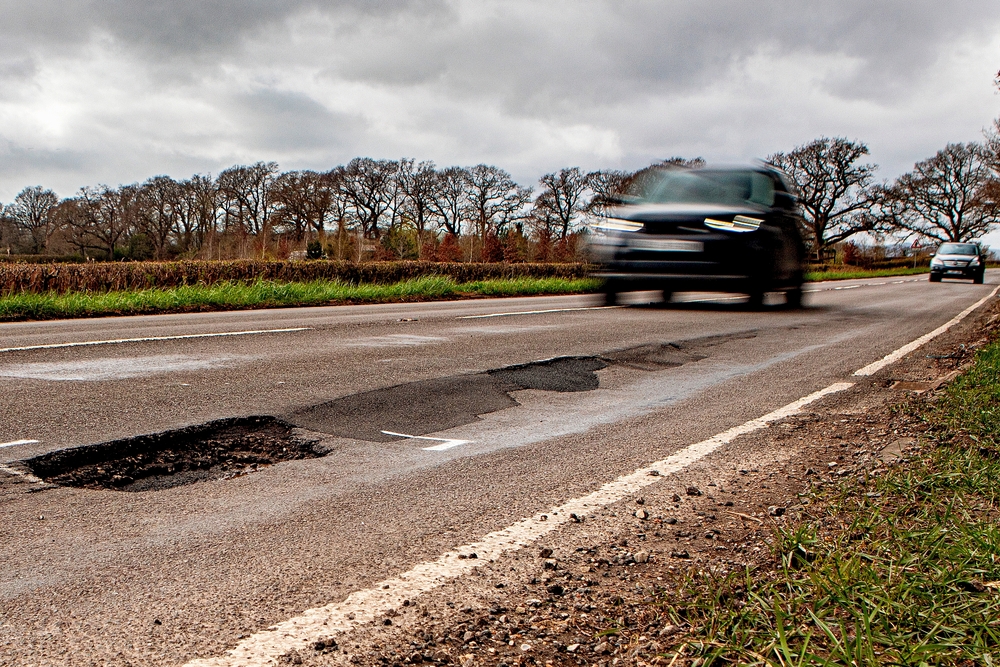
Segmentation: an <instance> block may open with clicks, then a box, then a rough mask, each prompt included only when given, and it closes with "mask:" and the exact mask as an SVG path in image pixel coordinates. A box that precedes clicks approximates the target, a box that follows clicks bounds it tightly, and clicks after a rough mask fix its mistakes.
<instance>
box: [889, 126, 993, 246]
mask: <svg viewBox="0 0 1000 667" xmlns="http://www.w3.org/2000/svg"><path fill="white" fill-rule="evenodd" d="M989 159H990V158H989V154H988V151H987V150H986V149H985V148H984V147H983V145H982V144H978V143H968V144H948V145H947V146H946V147H945V148H944V149H943V150H940V151H938V152H937V154H936V155H935V156H934V157H932V158H928V159H926V160H923V161H921V162H918V163H917V164H916V165H914V167H913V171H911V172H910V173H908V174H903V175H902V176H900V177H899V178H898V179H896V182H895V183H894V184H893V185H892V187H891V188H888V189H887V191H886V193H887V195H888V196H889V197H890V203H889V204H888V205H887V206H886V207H885V212H884V215H885V216H886V217H887V218H888V222H889V223H890V224H891V225H892V226H893V227H894V228H896V229H899V230H903V231H906V232H910V233H913V234H918V235H920V236H923V237H925V238H929V239H934V240H937V241H958V242H961V241H971V240H973V239H977V238H979V237H980V236H983V235H984V234H986V233H988V232H990V231H992V230H993V229H994V228H996V226H997V225H998V224H1000V198H997V197H996V196H995V195H994V191H993V190H994V188H995V184H996V178H995V176H994V174H993V172H992V170H991V169H990V167H989V164H988V163H989Z"/></svg>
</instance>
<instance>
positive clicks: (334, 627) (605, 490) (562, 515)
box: [186, 382, 854, 667]
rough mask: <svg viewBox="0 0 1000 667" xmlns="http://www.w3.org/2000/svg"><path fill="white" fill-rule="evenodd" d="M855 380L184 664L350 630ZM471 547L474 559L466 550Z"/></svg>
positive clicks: (296, 646) (251, 664)
mask: <svg viewBox="0 0 1000 667" xmlns="http://www.w3.org/2000/svg"><path fill="white" fill-rule="evenodd" d="M852 386H854V385H853V384H852V383H850V382H838V383H836V384H832V385H830V386H829V387H826V388H825V389H821V390H819V391H816V392H813V393H811V394H809V395H808V396H804V397H802V398H800V399H798V400H797V401H793V402H792V403H789V404H788V405H786V406H784V407H781V408H778V409H777V410H775V411H773V412H769V413H768V414H766V415H764V416H762V417H758V418H756V419H752V420H750V421H748V422H746V423H744V424H740V425H739V426H735V427H733V428H731V429H729V430H727V431H723V432H722V433H719V434H718V435H715V436H712V437H711V438H709V439H707V440H702V441H701V442H696V443H694V444H692V445H688V446H687V447H685V448H683V449H681V450H680V451H678V452H675V453H674V454H671V455H670V456H668V457H667V458H665V459H663V460H661V461H656V462H655V463H652V464H650V465H649V466H646V467H643V468H639V469H638V470H636V471H634V472H632V473H629V474H627V475H623V476H621V477H619V478H618V479H616V480H614V481H612V482H608V483H607V484H604V485H603V486H602V487H601V488H599V489H597V490H596V491H594V492H593V493H590V494H588V495H586V496H582V497H580V498H574V499H573V500H570V501H568V502H566V503H563V504H562V505H560V506H558V507H554V508H552V509H550V510H548V511H547V512H544V513H541V514H536V515H535V516H532V517H529V518H526V519H522V520H521V521H518V522H517V523H515V524H513V525H512V526H509V527H507V528H504V529H503V530H498V531H496V532H493V533H489V534H488V535H485V536H484V537H483V538H482V539H481V540H479V541H478V542H473V543H471V544H466V545H464V546H460V547H458V548H457V549H455V550H454V551H449V552H447V553H445V554H442V555H441V556H440V557H438V558H437V560H433V561H426V562H423V563H420V564H418V565H416V566H414V567H413V568H411V569H410V570H409V571H407V572H406V573H404V574H401V575H399V576H398V577H394V578H392V579H386V580H384V581H380V582H378V583H377V584H375V585H374V586H372V587H371V588H367V589H364V590H360V591H355V592H354V593H351V594H350V595H348V596H347V598H346V599H345V600H344V601H342V602H334V603H332V604H328V605H326V606H324V607H316V608H313V609H307V610H306V611H304V612H303V613H302V614H301V615H299V616H296V617H294V618H291V619H289V620H287V621H284V622H282V623H278V624H277V625H274V626H272V627H270V628H269V629H267V630H264V631H262V632H258V633H256V634H253V635H250V636H249V637H247V638H246V639H244V640H242V641H240V643H239V644H237V645H236V647H235V648H233V649H231V650H229V651H227V653H226V655H223V656H218V657H214V658H202V659H197V660H192V661H191V662H188V663H187V665H186V667H237V666H239V667H263V666H264V665H275V664H277V663H278V660H279V658H280V656H283V655H285V654H287V653H289V652H290V651H295V650H301V649H305V648H307V647H308V646H309V645H310V644H311V643H313V642H315V641H316V640H318V639H321V638H323V639H326V638H330V637H335V636H337V635H341V634H343V633H346V632H349V631H350V630H352V629H353V628H356V627H358V626H360V625H364V624H366V623H371V622H372V621H374V620H375V619H377V618H378V617H379V616H381V615H383V614H385V613H386V612H388V611H390V610H394V609H398V608H399V607H401V606H402V605H403V601H404V600H413V599H414V598H415V597H417V596H418V595H420V594H422V593H426V592H427V591H430V590H432V589H434V588H437V587H438V586H441V585H443V584H444V583H446V582H448V581H449V580H451V579H456V578H458V577H460V576H462V575H464V574H465V573H467V572H469V571H471V570H473V569H475V568H476V567H477V566H478V565H479V564H480V563H481V562H483V561H492V560H496V559H497V558H499V557H501V556H502V555H503V554H504V553H506V552H509V551H516V550H518V549H521V548H523V547H526V546H528V545H529V544H531V543H533V542H535V541H536V540H538V539H539V538H541V537H543V536H545V535H547V534H549V533H551V532H553V531H554V530H555V529H556V528H559V527H560V526H562V525H565V524H567V523H569V522H570V521H572V517H571V515H572V514H577V515H586V514H590V513H592V512H593V511H594V510H595V509H598V508H600V507H603V506H605V505H610V504H611V503H615V502H618V501H619V500H622V499H624V498H626V497H627V496H629V495H631V494H633V493H635V492H637V491H640V490H642V489H644V488H645V487H647V486H650V485H652V484H655V483H656V482H657V481H659V480H660V479H662V478H663V476H665V475H669V474H673V473H676V472H678V471H680V470H683V469H684V468H686V467H688V466H689V465H691V464H692V463H695V462H696V461H698V460H700V459H702V458H704V457H706V456H708V455H709V454H711V453H712V452H714V451H716V450H717V449H719V448H720V447H722V446H723V445H725V444H727V443H729V442H732V441H733V440H735V439H736V438H738V437H739V436H741V435H746V434H747V433H752V432H754V431H758V430H760V429H763V428H766V427H767V426H768V425H770V424H771V423H772V422H774V421H777V420H779V419H784V418H785V417H790V416H791V415H794V414H796V413H798V412H799V411H800V410H801V409H802V408H804V407H805V406H807V405H809V404H810V403H813V402H815V401H818V400H819V399H821V398H823V397H825V396H828V395H830V394H834V393H837V392H840V391H844V390H845V389H848V388H850V387H852ZM472 553H475V554H476V558H467V557H466V556H468V555H470V554H472Z"/></svg>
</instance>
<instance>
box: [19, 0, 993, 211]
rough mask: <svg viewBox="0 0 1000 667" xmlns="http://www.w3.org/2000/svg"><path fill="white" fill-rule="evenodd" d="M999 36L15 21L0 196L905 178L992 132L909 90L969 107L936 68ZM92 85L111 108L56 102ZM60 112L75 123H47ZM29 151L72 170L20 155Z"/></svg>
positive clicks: (739, 27)
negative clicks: (744, 161) (654, 161)
mask: <svg viewBox="0 0 1000 667" xmlns="http://www.w3.org/2000/svg"><path fill="white" fill-rule="evenodd" d="M998 25H1000V13H998V12H996V7H995V0H968V1H966V2H962V3H941V2H939V1H931V0H914V1H912V2H902V1H901V0H884V1H882V2H878V3H873V2H870V0H867V1H864V2H862V1H861V0H840V1H838V2H828V3H801V2H792V0H780V1H777V2H767V3H761V2H756V3H751V2H746V1H745V0H716V1H712V2H703V1H702V2H698V1H695V0H679V1H671V2H661V1H656V0H618V1H613V0H548V1H546V2H543V3H542V2H531V1H529V0H401V1H399V2H389V1H387V0H216V1H211V0H201V1H197V0H162V1H160V2H142V1H140V0H113V1H110V2H98V1H97V0H60V1H56V0H30V1H29V0H0V43H3V44H4V47H5V48H4V53H3V54H0V114H5V115H0V119H2V118H9V119H14V120H17V121H19V122H18V123H10V124H8V123H6V122H5V126H4V128H3V130H2V131H3V132H4V133H5V134H4V135H2V136H0V139H3V138H4V137H6V139H9V140H10V141H11V142H13V143H12V144H11V145H10V146H8V147H7V148H6V149H5V148H4V147H3V145H0V160H2V161H3V167H2V168H0V174H2V175H4V176H5V180H6V181H8V182H9V181H10V180H11V179H12V178H13V177H15V176H17V175H18V174H20V175H21V176H23V177H24V178H27V177H28V175H31V179H30V180H31V181H35V180H39V177H36V176H34V175H35V174H44V173H50V174H52V178H54V179H57V180H59V179H64V177H65V176H66V175H67V174H73V178H72V179H70V178H69V177H65V180H64V181H63V182H69V181H70V180H73V179H75V182H76V183H77V184H78V185H82V184H87V183H95V182H99V181H109V182H114V179H120V180H121V181H133V180H142V179H144V178H146V177H147V176H149V175H151V174H154V173H160V172H164V171H168V172H169V173H172V174H173V175H177V176H185V175H187V174H185V173H184V171H183V170H188V169H190V171H194V170H198V171H207V170H218V169H221V168H224V167H226V166H228V165H229V164H232V162H234V161H253V160H256V159H278V160H280V161H281V163H282V166H283V167H287V168H295V167H299V166H303V165H309V166H314V167H324V166H332V165H333V164H336V163H338V162H343V161H346V160H347V159H350V158H351V157H353V156H354V155H355V154H361V155H382V156H399V155H412V156H414V157H417V158H430V159H434V160H436V161H437V162H439V163H440V164H450V163H454V162H464V163H476V162H481V161H493V162H495V163H497V164H500V165H501V166H505V167H506V168H508V169H510V170H512V171H515V172H516V173H517V174H518V175H519V176H520V177H522V178H524V179H525V180H528V181H530V180H533V178H534V175H537V174H539V173H541V172H542V171H545V170H550V169H552V168H555V167H556V166H558V165H559V163H560V162H561V161H566V160H570V161H576V162H577V163H578V164H583V166H586V167H599V166H625V167H632V166H638V165H639V164H641V163H642V162H644V161H646V160H648V159H651V158H655V157H665V156H667V155H673V154H678V153H682V154H689V155H695V154H701V155H705V156H706V157H715V156H716V155H718V156H727V155H728V156H730V157H737V156H744V155H745V156H751V155H761V154H766V153H767V152H769V151H774V150H784V149H788V148H790V147H791V146H792V145H794V144H795V143H801V142H802V141H806V140H808V139H810V138H812V137H813V136H816V135H818V134H846V135H849V136H858V137H859V138H861V139H863V140H866V141H869V142H870V143H871V144H872V146H873V149H874V148H875V146H876V145H879V144H881V145H882V146H883V150H884V154H888V155H891V156H901V155H907V154H909V153H911V152H913V151H915V150H916V151H919V154H916V155H912V157H911V158H908V159H907V160H906V161H907V162H909V164H912V162H913V161H914V160H916V159H920V158H922V157H925V155H924V154H923V153H924V152H925V150H926V147H927V146H933V145H936V144H937V143H938V141H939V137H943V136H944V135H945V134H947V133H948V132H952V134H951V135H948V136H947V137H946V138H947V139H949V140H969V139H975V138H976V136H968V134H966V135H964V136H958V135H955V133H954V132H953V131H952V129H951V128H953V127H961V128H967V127H969V126H970V123H972V125H971V126H972V127H973V128H974V129H973V133H975V132H978V127H980V126H982V125H985V124H987V123H988V122H989V118H991V117H992V116H995V115H996V110H995V109H996V107H995V105H993V106H992V107H989V109H988V110H986V105H985V104H984V106H983V109H984V110H982V111H980V110H979V109H978V108H977V109H976V110H975V112H974V113H973V114H971V115H968V114H967V116H966V117H965V118H964V119H961V120H954V118H958V117H959V116H960V115H961V113H966V110H965V109H958V108H956V109H955V110H954V111H955V113H951V109H950V108H944V107H940V106H939V108H937V109H934V110H931V111H927V112H926V113H925V114H924V115H923V116H920V113H921V112H922V111H921V109H919V107H920V105H921V104H922V103H923V102H924V100H922V99H920V98H919V97H916V95H917V93H915V92H914V91H919V90H921V89H922V88H921V86H926V85H927V82H935V84H938V83H940V86H941V87H942V88H941V90H942V92H941V94H942V95H948V94H952V93H953V91H952V89H951V88H948V86H950V85H952V82H950V81H947V80H945V78H944V77H946V76H947V75H946V74H942V73H943V72H946V71H947V70H946V69H944V68H943V66H942V62H944V61H946V60H947V58H948V57H950V56H951V55H952V54H954V53H957V52H958V51H959V49H960V47H961V46H963V45H967V44H975V45H978V46H977V48H982V45H984V44H987V43H990V40H993V42H992V43H994V44H995V43H996V34H997V32H998V31H997V27H998ZM95 54H96V56H95ZM761 63H762V64H761ZM805 63H810V64H814V66H815V67H816V71H815V72H811V71H809V70H805V69H804V68H805V67H806V65H805ZM755 67H756V68H757V69H756V70H754V69H753V68H755ZM784 68H789V70H790V71H782V70H783V69H784ZM996 68H997V64H996V63H995V62H994V63H993V64H992V65H991V70H990V71H991V72H995V71H996ZM40 73H47V74H53V73H54V74H55V76H49V77H48V78H46V77H44V76H41V75H40ZM744 76H747V77H751V76H756V77H762V78H763V79H764V80H763V81H761V80H759V79H758V80H754V82H753V83H750V82H748V81H745V80H742V79H741V77H744ZM991 76H992V74H990V75H989V77H987V78H986V79H985V80H984V82H983V84H982V85H983V86H984V88H985V89H987V90H988V89H989V86H990V82H989V78H990V77H991ZM60 77H62V78H60ZM76 77H79V78H80V81H81V83H92V84H93V88H94V90H98V89H100V92H102V93H110V94H108V95H107V99H112V100H115V103H114V104H100V103H98V102H95V99H96V96H97V95H98V93H94V94H91V95H89V96H88V93H89V90H88V89H87V87H86V86H85V85H80V86H79V87H78V88H79V90H82V91H85V92H82V93H81V92H76V90H77V89H76V88H73V89H72V91H71V92H65V89H63V90H57V89H55V88H54V87H55V86H58V85H59V84H58V83H55V84H53V83H51V82H52V81H56V82H60V81H62V82H65V81H66V80H67V78H71V79H72V83H76V82H77V79H76ZM86 77H90V78H89V79H87V78H86ZM118 77H120V80H119V79H118ZM84 79H86V80H84ZM46 81H48V82H50V83H48V84H46V83H45V82H46ZM45 85H49V86H53V88H45ZM956 85H957V84H956ZM963 90H967V88H966V89H963ZM25 91H27V92H25ZM807 92H808V93H811V94H813V95H815V97H814V98H813V99H809V98H808V96H807ZM22 93H24V94H23V95H21V94H22ZM60 94H62V96H61V97H60ZM963 94H965V93H963ZM987 94H988V93H987ZM19 95H21V96H22V97H23V98H24V99H26V100H28V101H26V102H23V104H24V106H23V108H22V107H19V106H18V105H19V104H22V102H21V98H20V97H19ZM73 95H77V96H78V97H77V98H73V97H72V96H73ZM48 96H52V97H55V98H57V101H58V102H59V104H60V105H61V106H60V107H59V108H60V109H65V110H67V111H66V113H65V114H64V115H63V116H58V117H55V116H57V114H53V116H54V118H53V122H51V123H50V124H42V123H37V122H35V121H34V118H35V117H37V116H38V115H40V114H38V113H37V111H38V110H39V109H45V110H48V107H47V106H46V103H47V102H48V99H49V97H48ZM147 98H148V99H152V100H166V101H168V102H169V103H164V104H163V105H156V104H143V102H144V101H145V100H147ZM854 102H858V105H855V106H852V104H853V103H854ZM956 104H957V103H956ZM699 105H713V106H712V108H711V109H702V108H699ZM865 105H867V106H865ZM833 107H836V108H833ZM859 108H860V109H869V110H871V109H878V110H879V113H880V114H884V115H882V116H878V117H876V115H875V114H874V113H873V114H871V115H870V116H869V117H868V118H864V117H860V118H859V117H858V113H857V111H856V110H857V109H859ZM19 109H22V110H21V111H19ZM345 110H346V111H345ZM19 113H20V114H21V115H20V116H19V115H18V114H19ZM975 114H981V115H983V118H982V119H981V120H975V118H978V116H975ZM904 118H905V119H910V120H911V122H916V121H915V120H913V119H922V120H921V121H920V122H922V123H923V125H921V126H920V127H922V128H927V127H934V126H936V125H938V126H942V127H941V129H938V130H936V132H937V133H936V134H935V133H934V132H925V133H924V134H925V136H923V137H921V138H920V139H919V142H918V141H917V140H916V139H913V138H910V137H908V136H907V133H906V132H903V131H900V130H898V129H893V128H889V127H881V128H880V127H879V125H878V123H883V124H889V123H892V122H897V123H898V122H899V119H904ZM942 118H944V119H945V120H946V122H945V123H941V122H939V120H940V119H942ZM968 118H973V120H972V121H970V120H968ZM379 119H383V120H379ZM384 119H389V120H388V121H385V120H384ZM880 119H881V120H880ZM885 119H895V120H890V121H886V120H885ZM948 123H951V124H950V125H949V124H948ZM12 127H16V128H18V129H17V130H16V132H21V133H22V134H21V135H14V134H11V132H15V130H12V129H11V128H12ZM39 128H41V129H39ZM51 128H55V129H51ZM95 128H96V129H95ZM574 128H577V129H579V128H583V129H579V131H578V132H577V129H574ZM46 131H48V132H50V133H49V134H48V135H46V136H45V137H44V141H42V140H38V141H37V142H36V141H35V138H34V137H32V136H31V135H32V133H44V132H46ZM963 131H965V130H964V129H963ZM574 132H577V133H576V134H574ZM588 132H589V133H590V134H588ZM910 134H913V133H912V132H911V133H910ZM953 135H954V136H953ZM588 136H594V137H598V138H599V140H600V141H603V142H605V143H604V146H603V148H600V149H598V148H595V147H593V146H588V145H587V139H586V138H587V137H588ZM94 137H98V139H95V138H94ZM565 137H570V138H571V139H574V137H575V139H574V141H575V142H576V143H574V144H573V145H569V143H572V142H571V141H563V139H564V138H565ZM580 137H583V139H580ZM17 142H20V144H18V143H17ZM533 142H534V144H535V145H532V144H533ZM560 142H562V143H560ZM595 142H596V140H595ZM616 142H617V143H616ZM920 142H922V143H920ZM35 143H38V144H39V145H45V146H48V147H49V148H51V147H52V146H65V148H66V151H61V152H58V153H57V152H52V153H51V154H45V155H41V154H38V153H33V154H29V151H27V150H26V149H16V148H12V146H16V145H34V144H35ZM618 144H620V148H618V147H617V145H618ZM538 146H544V148H539V147H538ZM914 146H919V147H918V148H914ZM544 151H548V154H543V153H544ZM874 159H876V161H882V162H883V163H884V162H885V160H884V159H883V158H882V157H878V156H874ZM892 159H893V160H896V161H899V160H900V159H901V158H896V157H893V158H892ZM615 161H617V164H614V162H615ZM907 166H908V165H907ZM190 171H188V174H189V173H190ZM20 185H21V183H18V184H17V187H16V188H14V189H15V191H16V189H19V187H20ZM13 187H14V186H8V185H7V184H4V185H3V189H4V192H6V191H7V190H10V189H11V188H13Z"/></svg>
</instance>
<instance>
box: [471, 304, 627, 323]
mask: <svg viewBox="0 0 1000 667" xmlns="http://www.w3.org/2000/svg"><path fill="white" fill-rule="evenodd" d="M611 308H622V306H581V307H579V308H550V309H549V310H518V311H514V312H510V313H489V314H488V315H460V316H459V317H457V318H455V319H459V320H482V319H485V318H488V317H510V316H512V315H542V314H544V313H571V312H573V311H577V310H609V309H611Z"/></svg>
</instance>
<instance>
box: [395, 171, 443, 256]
mask: <svg viewBox="0 0 1000 667" xmlns="http://www.w3.org/2000/svg"><path fill="white" fill-rule="evenodd" d="M405 164H406V167H407V168H406V169H402V168H401V169H400V183H401V185H402V190H403V193H404V194H405V196H406V201H407V208H408V210H409V215H410V218H411V219H412V220H413V225H414V227H415V228H416V230H417V252H418V256H419V254H420V253H422V252H423V242H424V234H425V232H426V229H427V226H428V225H429V224H430V223H432V222H433V221H434V220H436V219H437V217H438V216H437V204H438V202H439V199H440V191H439V190H440V186H441V179H440V178H439V175H438V172H437V170H436V169H435V168H434V163H433V162H426V161H425V162H421V163H420V164H418V165H417V166H416V169H414V168H413V163H412V162H407V163H405Z"/></svg>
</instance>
